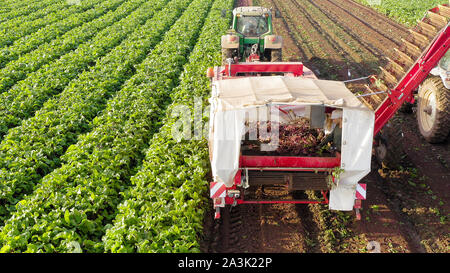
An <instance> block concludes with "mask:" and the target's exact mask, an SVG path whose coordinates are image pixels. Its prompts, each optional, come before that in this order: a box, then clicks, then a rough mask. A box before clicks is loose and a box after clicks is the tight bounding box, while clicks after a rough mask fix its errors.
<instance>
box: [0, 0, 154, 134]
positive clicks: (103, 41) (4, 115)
mask: <svg viewBox="0 0 450 273" xmlns="http://www.w3.org/2000/svg"><path fill="white" fill-rule="evenodd" d="M145 1H147V0H130V1H127V2H126V3H125V4H123V5H122V6H121V7H119V8H118V9H117V10H116V13H118V14H122V13H129V12H131V11H132V10H134V9H136V8H137V7H140V6H141V5H142V4H143V3H145ZM149 5H151V4H150V3H146V8H145V11H143V9H142V8H138V9H137V10H136V11H134V12H132V13H131V14H130V15H128V16H127V17H125V18H123V19H121V20H120V21H118V22H115V23H113V24H112V25H110V26H108V27H106V28H105V29H103V30H102V31H100V32H99V33H97V34H96V35H95V37H93V38H92V39H91V40H89V41H88V42H86V43H83V44H81V45H80V46H78V48H77V49H76V50H74V51H71V52H69V53H68V54H66V55H64V56H62V57H61V58H60V59H58V60H56V61H55V62H53V63H51V64H50V65H46V66H43V67H42V68H41V69H39V70H37V71H36V72H34V73H31V74H29V76H28V77H27V78H26V79H24V80H22V81H20V82H18V83H17V84H15V85H14V86H13V87H11V89H9V90H8V91H6V92H3V93H1V94H0V139H1V137H3V136H4V135H5V134H6V133H7V132H8V130H9V129H10V128H12V127H15V126H17V125H19V124H20V122H21V121H22V120H23V119H26V118H29V117H30V116H31V115H32V114H33V113H34V112H35V111H36V110H38V109H39V108H40V107H41V106H42V104H43V103H44V102H45V101H46V100H48V99H49V98H51V97H52V96H54V95H56V94H58V93H60V92H61V91H62V90H63V89H64V88H65V86H66V85H67V84H68V83H69V82H70V81H71V80H73V79H74V78H75V77H77V76H78V75H79V74H80V73H82V72H83V71H84V70H85V69H87V68H88V67H89V66H92V65H95V63H96V61H97V59H98V58H100V57H102V56H104V55H105V54H107V53H108V52H109V51H110V50H111V49H113V48H114V47H115V46H116V45H118V44H119V43H120V42H121V41H122V40H123V39H124V38H125V37H127V35H128V34H129V33H131V32H133V31H134V30H135V27H136V26H137V25H139V24H142V23H144V22H145V21H146V20H147V19H148V18H149V17H150V16H151V15H152V12H153V8H151V7H150V11H149V7H148V6H149ZM146 12H147V13H146ZM149 12H150V13H149Z"/></svg>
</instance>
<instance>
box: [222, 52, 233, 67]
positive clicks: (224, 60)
mask: <svg viewBox="0 0 450 273" xmlns="http://www.w3.org/2000/svg"><path fill="white" fill-rule="evenodd" d="M230 58H233V49H232V48H222V65H226V64H228V62H227V59H230Z"/></svg>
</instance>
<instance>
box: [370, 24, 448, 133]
mask: <svg viewBox="0 0 450 273" xmlns="http://www.w3.org/2000/svg"><path fill="white" fill-rule="evenodd" d="M449 46H450V29H449V25H447V27H446V28H445V29H444V30H443V31H442V32H441V33H440V34H439V36H437V38H436V39H435V40H434V42H433V43H432V45H431V46H430V47H429V48H428V49H427V50H426V51H425V53H424V54H423V55H422V57H421V58H419V59H418V60H417V62H416V63H415V64H414V66H413V67H412V68H411V69H410V70H409V71H408V73H407V74H406V75H405V77H403V79H402V80H401V81H400V82H399V83H398V84H397V86H396V87H395V88H394V89H392V90H391V91H390V94H389V97H388V99H387V100H385V101H384V103H383V104H382V105H380V107H378V109H377V110H376V112H375V129H374V135H376V134H378V132H379V131H380V130H381V128H383V126H384V125H385V124H386V123H387V122H388V121H389V120H390V119H391V118H392V117H393V116H394V115H395V113H396V112H397V110H398V109H400V107H401V105H402V104H403V103H404V102H405V101H408V100H409V101H412V97H413V92H414V90H416V89H417V88H418V87H419V85H420V84H421V83H422V82H423V81H424V80H425V78H426V77H427V76H428V74H429V73H430V71H431V70H432V69H433V68H434V67H435V66H436V65H437V64H438V63H439V60H440V59H441V58H442V57H443V56H444V55H445V53H446V52H447V50H448V48H449Z"/></svg>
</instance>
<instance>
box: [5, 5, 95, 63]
mask: <svg viewBox="0 0 450 273" xmlns="http://www.w3.org/2000/svg"><path fill="white" fill-rule="evenodd" d="M102 1H103V0H89V1H84V2H83V6H81V5H80V6H79V5H75V6H74V7H75V8H74V9H73V10H71V12H70V13H68V16H67V17H66V18H65V19H63V20H61V21H58V22H55V23H53V24H50V25H48V26H46V27H43V28H41V29H39V30H38V31H37V32H34V33H32V34H30V35H27V36H24V37H22V38H19V39H18V40H16V41H15V42H14V43H13V44H12V45H10V46H7V47H4V48H2V49H0V68H3V67H5V65H6V63H8V62H10V61H12V60H15V59H17V58H19V56H20V55H23V54H25V53H28V52H30V51H31V50H33V49H35V48H37V47H38V46H39V45H41V44H43V43H47V42H49V41H51V40H53V39H55V38H56V37H59V36H61V35H62V34H64V33H66V32H67V31H69V30H71V29H72V28H74V27H78V26H80V25H81V24H83V23H85V22H86V21H89V20H92V18H93V17H91V14H95V11H94V10H92V9H90V8H92V7H93V9H96V6H95V5H98V3H99V2H102Z"/></svg>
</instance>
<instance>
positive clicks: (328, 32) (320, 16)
mask: <svg viewBox="0 0 450 273" xmlns="http://www.w3.org/2000/svg"><path fill="white" fill-rule="evenodd" d="M291 1H292V3H293V5H294V6H295V7H296V8H297V9H298V10H299V11H302V12H303V14H304V16H305V17H306V18H307V19H308V21H309V22H310V23H311V25H313V26H314V28H315V30H316V32H317V33H321V34H322V36H324V37H325V38H326V40H327V41H328V43H329V44H330V45H333V47H334V48H335V50H337V51H338V52H340V56H341V58H342V59H344V60H345V62H346V70H349V69H351V68H353V69H355V68H356V69H355V70H356V72H357V75H356V76H357V77H361V76H366V74H367V70H371V69H372V67H371V66H370V65H368V64H367V63H365V61H364V60H366V59H367V58H370V59H372V61H376V58H375V57H376V55H374V54H372V52H370V51H369V50H367V48H366V47H364V46H360V47H356V46H355V43H356V44H358V45H362V44H361V43H359V41H358V39H354V38H353V37H351V36H350V35H349V34H348V33H346V32H345V31H344V30H343V29H342V28H341V27H340V25H339V24H336V23H335V22H333V21H332V20H331V19H330V18H328V17H327V16H326V14H325V13H324V12H322V11H321V10H320V9H318V8H317V7H316V6H315V5H312V4H311V3H310V2H304V1H298V0H291ZM344 39H345V40H344ZM364 51H365V52H364ZM365 57H366V58H365ZM372 66H373V65H372ZM345 79H349V78H348V77H346V78H345Z"/></svg>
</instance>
